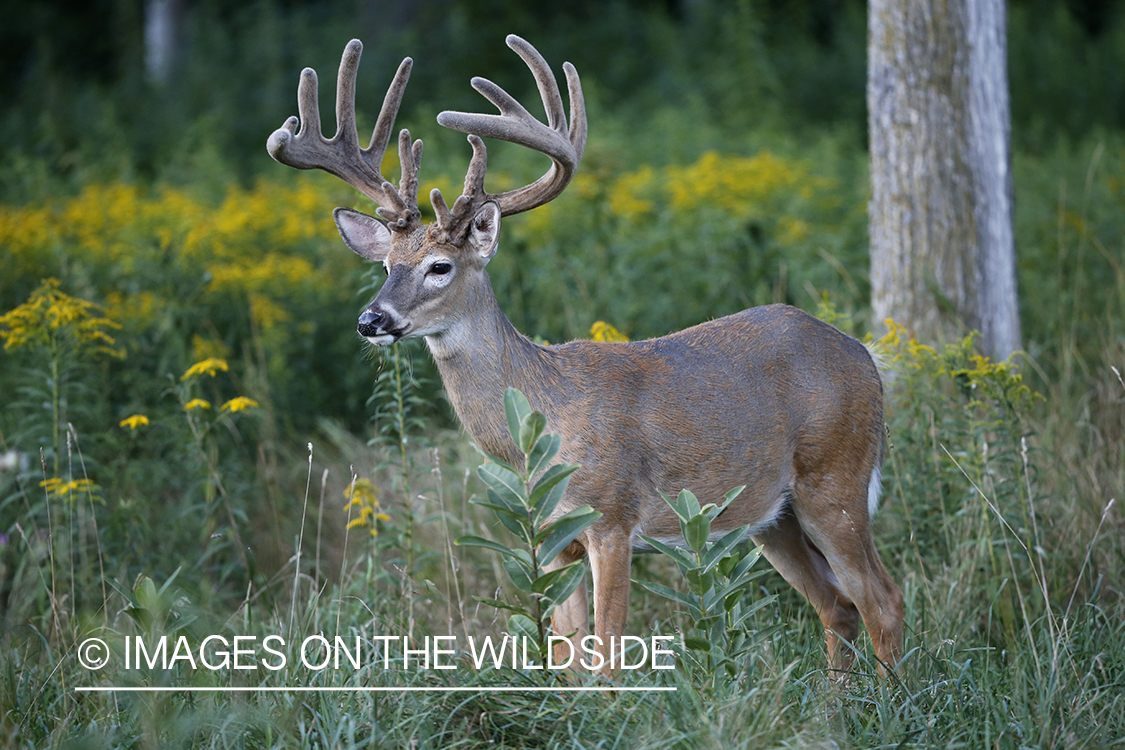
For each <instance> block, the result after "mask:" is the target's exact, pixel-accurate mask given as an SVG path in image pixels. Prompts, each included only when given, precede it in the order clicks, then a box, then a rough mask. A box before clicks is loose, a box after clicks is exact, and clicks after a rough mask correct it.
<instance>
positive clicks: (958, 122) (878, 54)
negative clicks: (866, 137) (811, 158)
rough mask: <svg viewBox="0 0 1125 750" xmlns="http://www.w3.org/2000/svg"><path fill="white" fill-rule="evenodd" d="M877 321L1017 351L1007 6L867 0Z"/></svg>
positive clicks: (991, 0) (985, 0) (1001, 351)
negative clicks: (969, 334) (970, 336)
mask: <svg viewBox="0 0 1125 750" xmlns="http://www.w3.org/2000/svg"><path fill="white" fill-rule="evenodd" d="M868 7H869V16H868V31H869V38H868V58H869V60H868V81H867V103H868V124H869V131H870V139H871V141H870V144H871V186H872V198H871V204H870V211H869V216H870V224H871V286H872V309H873V312H874V315H875V319H876V321H879V322H881V321H882V320H883V319H884V318H887V317H892V318H894V319H895V320H897V321H898V322H900V323H902V324H904V325H906V326H907V327H908V328H910V329H912V330H913V331H914V333H915V335H917V336H918V337H920V338H922V339H926V340H931V341H933V340H944V339H948V338H951V337H953V336H961V335H964V333H965V332H966V331H967V330H970V329H977V330H980V331H981V333H982V335H983V341H982V344H983V346H984V348H985V350H986V351H987V352H988V353H989V354H992V355H994V356H1000V357H1006V356H1007V355H1008V354H1009V353H1011V352H1012V351H1013V350H1015V349H1017V348H1018V347H1019V340H1020V331H1019V317H1018V306H1017V301H1016V280H1015V246H1014V241H1013V235H1012V181H1011V169H1010V164H1011V155H1010V151H1009V142H1010V118H1009V105H1008V77H1007V68H1006V43H1005V39H1006V31H1005V9H1004V5H1003V0H948V1H947V2H941V0H869V5H868Z"/></svg>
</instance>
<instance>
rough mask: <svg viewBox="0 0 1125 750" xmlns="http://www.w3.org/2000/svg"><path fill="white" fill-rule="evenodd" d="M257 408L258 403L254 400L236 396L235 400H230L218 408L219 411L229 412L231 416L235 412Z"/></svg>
mask: <svg viewBox="0 0 1125 750" xmlns="http://www.w3.org/2000/svg"><path fill="white" fill-rule="evenodd" d="M257 406H258V402H257V401H255V400H254V399H252V398H246V397H245V396H238V397H236V398H232V399H231V400H230V401H227V402H226V403H225V404H223V405H222V406H220V407H219V411H229V412H231V413H232V414H233V413H234V412H236V411H242V410H243V409H254V408H256V407H257Z"/></svg>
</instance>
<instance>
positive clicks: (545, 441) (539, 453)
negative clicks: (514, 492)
mask: <svg viewBox="0 0 1125 750" xmlns="http://www.w3.org/2000/svg"><path fill="white" fill-rule="evenodd" d="M561 445H562V438H560V437H559V436H558V435H556V434H555V433H553V432H551V433H548V434H546V435H540V436H539V439H538V440H536V441H535V445H534V446H532V448H531V453H529V454H528V455H527V476H528V478H534V477H535V476H536V475H538V474H539V472H540V471H542V470H543V469H545V468H547V466H548V465H549V464H550V463H551V461H553V460H554V458H555V456H557V455H558V453H559V447H560V446H561Z"/></svg>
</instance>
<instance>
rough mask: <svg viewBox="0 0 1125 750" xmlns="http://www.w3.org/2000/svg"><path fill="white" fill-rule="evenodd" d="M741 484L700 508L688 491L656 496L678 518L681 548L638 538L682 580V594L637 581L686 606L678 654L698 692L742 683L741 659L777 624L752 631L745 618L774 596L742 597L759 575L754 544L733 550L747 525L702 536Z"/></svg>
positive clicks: (743, 668)
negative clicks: (687, 628)
mask: <svg viewBox="0 0 1125 750" xmlns="http://www.w3.org/2000/svg"><path fill="white" fill-rule="evenodd" d="M743 489H745V488H743V487H739V488H738V489H736V490H731V491H730V492H728V493H727V495H726V497H725V498H724V499H723V503H722V505H716V504H715V503H708V504H707V505H704V506H703V507H700V505H699V500H698V499H697V498H696V497H695V495H693V494H692V493H691V492H690V491H688V490H682V491H681V492H680V494H679V496H678V497H677V498H676V499H675V500H672V499H671V498H669V497H668V496H667V495H662V497H663V498H664V501H665V502H666V503H667V504H668V507H670V508H671V509H672V511H673V512H674V513H675V514H676V517H677V518H678V519H679V521H680V530H681V532H682V533H683V538H684V543H685V544H686V545H687V550H686V551H685V550H682V549H677V548H676V547H672V546H670V545H668V544H665V543H663V542H661V541H659V540H657V539H651V538H649V537H646V536H642V537H641V539H643V540H644V541H645V542H646V543H647V544H649V545H651V546H652V547H653V548H655V549H656V550H657V551H659V552H660V553H661V554H663V555H666V556H667V557H669V558H671V559H672V560H673V561H675V563H676V567H678V568H679V569H680V573H682V574H683V576H684V578H685V579H686V580H687V584H688V591H687V593H682V592H679V591H677V590H676V589H674V588H671V587H669V586H666V585H664V584H662V583H655V582H653V581H638V583H640V585H641V586H644V587H645V588H646V589H648V590H649V591H651V592H653V593H654V594H659V595H660V596H663V597H664V598H666V599H668V600H670V601H672V602H676V603H678V604H680V605H681V606H683V607H684V608H685V609H686V611H687V614H688V616H689V617H690V619H691V624H692V630H691V634H690V635H685V636H684V638H683V646H684V648H683V649H682V653H683V654H684V655H685V656H689V658H690V666H689V668H690V669H692V674H691V679H692V680H693V681H694V682H696V683H697V684H698V685H699V686H700V689H701V690H703V691H704V692H713V691H716V690H720V691H725V690H726V689H730V688H735V687H737V686H739V685H740V683H741V682H742V680H740V679H739V676H740V675H741V676H742V677H743V678H745V677H746V675H747V673H748V670H747V667H746V660H747V659H748V658H749V656H750V654H751V652H752V651H753V649H754V648H755V647H756V646H757V645H758V644H759V643H760V642H761V641H762V640H764V639H766V638H769V637H771V636H772V635H773V634H774V633H776V632H777V631H778V630H779V629H780V627H781V626H780V625H778V626H774V627H770V628H766V629H764V630H762V631H757V630H756V629H755V627H754V624H755V623H753V622H752V620H751V618H752V617H753V616H754V615H755V614H756V613H757V612H758V611H759V610H760V609H762V608H763V607H766V606H768V605H769V604H771V603H772V602H773V601H774V599H775V598H776V597H774V596H764V597H759V598H757V599H756V600H754V601H753V602H749V601H747V598H748V596H747V595H748V594H749V593H750V589H751V586H752V585H753V583H754V581H755V579H757V578H759V577H760V575H761V573H760V572H757V573H756V572H752V571H751V568H753V567H754V564H755V563H756V562H757V561H758V558H759V557H760V556H761V554H762V550H761V548H760V547H759V548H756V549H753V550H751V551H749V552H747V553H745V554H743V553H742V552H741V550H740V549H739V547H740V545H739V542H741V541H742V540H743V539H745V538H746V534H747V527H745V526H743V527H739V528H737V529H732V530H731V531H729V532H727V533H726V534H725V535H723V537H722V538H721V539H719V540H718V541H717V542H714V543H712V542H709V541H708V539H710V537H711V523H712V522H713V521H714V520H715V519H716V518H717V517H718V516H719V514H720V513H722V512H723V511H724V510H726V507H727V506H728V505H730V504H731V502H732V501H733V500H734V499H735V498H736V497H738V495H739V494H741V493H742V490H743ZM681 663H682V662H681ZM742 687H745V685H742Z"/></svg>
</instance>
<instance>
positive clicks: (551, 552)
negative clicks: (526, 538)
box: [533, 505, 602, 565]
mask: <svg viewBox="0 0 1125 750" xmlns="http://www.w3.org/2000/svg"><path fill="white" fill-rule="evenodd" d="M601 517H602V514H601V513H599V512H597V511H596V510H594V509H593V508H591V507H590V506H589V505H582V506H580V507H578V508H575V509H574V510H572V511H570V512H569V513H566V514H565V515H562V516H559V517H558V518H557V519H555V520H554V521H552V522H551V523H550V524H549V525H547V526H546V527H545V528H544V529H543V530H542V531H540V532H539V533H538V534H536V535H535V541H534V542H533V543H534V544H537V545H538V546H539V562H540V563H542V564H543V565H546V564H547V563H549V562H551V561H552V560H554V559H555V556H556V555H558V554H559V553H560V552H562V551H563V550H564V549H566V547H567V545H568V544H570V543H571V542H573V541H574V538H575V537H576V536H578V535H579V534H581V533H582V532H583V531H585V530H586V529H587V528H589V527H590V526H591V525H592V524H594V523H596V522H597V520H598V519H599V518H601Z"/></svg>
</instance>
